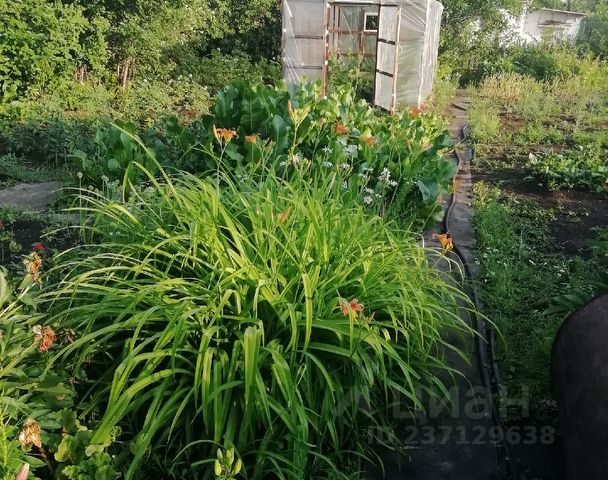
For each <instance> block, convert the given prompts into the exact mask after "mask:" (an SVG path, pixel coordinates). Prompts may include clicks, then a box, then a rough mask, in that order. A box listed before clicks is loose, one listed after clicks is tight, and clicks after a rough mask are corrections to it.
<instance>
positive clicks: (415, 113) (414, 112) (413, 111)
mask: <svg viewBox="0 0 608 480" xmlns="http://www.w3.org/2000/svg"><path fill="white" fill-rule="evenodd" d="M423 113H424V109H423V108H422V107H418V106H417V105H413V106H412V107H411V108H410V117H412V118H418V117H419V116H420V115H421V114H423Z"/></svg>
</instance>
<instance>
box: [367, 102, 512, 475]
mask: <svg viewBox="0 0 608 480" xmlns="http://www.w3.org/2000/svg"><path fill="white" fill-rule="evenodd" d="M467 108H468V99H467V96H466V92H465V91H464V90H459V91H458V92H457V95H456V97H455V98H454V100H453V102H452V104H451V105H450V106H449V108H448V110H447V112H446V114H447V116H448V118H449V120H450V126H449V131H450V134H451V136H452V138H453V139H454V140H455V141H456V142H458V145H457V149H458V154H456V153H450V154H448V155H447V157H446V158H449V159H450V160H452V161H458V157H460V171H459V174H458V176H457V178H456V183H455V185H456V186H457V188H456V194H455V197H454V202H453V207H452V208H451V213H450V217H449V220H448V222H447V229H449V232H450V233H451V234H452V236H453V239H454V243H455V245H456V246H457V247H458V252H459V254H460V255H461V256H462V257H463V258H464V259H465V261H466V262H467V263H468V264H469V266H470V267H471V270H474V265H475V264H474V248H475V230H474V226H473V210H472V207H471V198H472V181H471V171H470V160H471V157H472V150H471V148H470V147H469V146H468V145H467V144H466V142H465V139H464V137H463V135H462V132H463V128H464V127H465V126H466V125H467V121H468V114H467ZM457 155H458V156H457ZM448 207H449V205H448V204H447V202H446V205H445V208H446V209H447V208H448ZM444 229H446V225H444V226H442V227H438V228H436V229H433V230H432V231H429V232H427V234H426V235H425V244H426V245H430V246H433V247H439V245H438V243H437V241H436V240H435V239H433V234H437V233H445V232H444ZM451 257H452V258H453V259H455V260H458V257H457V256H456V255H453V254H451ZM437 262H438V265H439V267H440V268H441V269H442V270H443V271H445V272H449V273H451V274H452V277H453V278H454V280H455V281H456V282H458V283H459V284H462V283H463V282H462V279H463V269H462V268H460V267H461V262H460V261H457V264H456V266H454V265H452V266H450V265H449V263H448V262H447V261H445V259H443V258H442V257H438V258H437ZM464 283H465V284H466V281H465V282H464ZM465 287H466V285H465ZM463 319H464V320H465V321H466V322H467V323H468V324H469V325H470V326H471V327H473V328H475V329H477V330H479V329H478V326H477V324H476V323H477V322H476V319H475V318H472V317H471V316H470V315H469V314H468V313H467V311H466V310H465V309H464V308H463ZM480 333H481V335H482V336H484V337H485V332H480ZM448 341H450V342H452V343H453V344H454V345H457V346H458V347H459V348H461V349H462V350H463V351H465V352H466V353H467V354H468V357H469V359H470V360H468V361H467V360H465V359H463V358H461V357H460V356H458V355H457V354H455V353H449V354H448V355H447V357H448V360H449V362H450V364H451V366H452V367H453V368H455V369H456V370H458V371H460V372H461V373H462V376H458V377H456V378H455V379H451V378H449V377H448V378H443V380H444V382H445V383H446V385H447V386H448V388H450V386H451V389H450V393H451V395H450V397H451V398H452V404H451V405H441V404H440V405H439V408H436V407H437V402H433V401H432V400H430V399H425V400H423V404H424V405H425V406H426V407H427V414H426V415H421V414H420V413H416V414H406V415H405V416H403V417H401V418H400V419H399V420H400V422H402V423H403V427H402V428H400V432H401V433H402V435H401V438H402V441H404V443H405V444H406V445H408V447H407V448H406V449H405V450H404V451H402V452H391V453H385V454H382V457H383V459H384V463H385V468H386V472H385V475H383V474H382V472H374V473H375V475H374V476H373V478H378V479H380V478H386V479H388V480H401V479H403V480H406V479H407V480H469V479H470V480H473V479H474V480H494V479H498V478H501V475H500V474H499V471H500V470H501V468H500V467H499V463H500V462H499V457H500V455H499V451H498V450H497V447H496V445H495V443H494V440H495V438H496V436H497V434H498V432H499V431H498V429H497V427H496V426H495V424H494V420H493V416H492V404H493V403H492V402H493V400H492V391H491V388H488V387H487V386H486V385H488V383H489V381H488V378H489V374H488V371H487V368H486V365H481V363H482V362H481V361H480V357H479V350H478V347H479V345H478V343H479V342H477V341H476V340H475V339H473V338H458V337H456V338H449V339H448ZM484 350H485V349H484ZM442 406H443V409H442V408H441V407H442Z"/></svg>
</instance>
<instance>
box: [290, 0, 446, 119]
mask: <svg viewBox="0 0 608 480" xmlns="http://www.w3.org/2000/svg"><path fill="white" fill-rule="evenodd" d="M366 13H367V14H368V15H369V14H371V15H373V14H378V15H379V18H378V32H377V33H374V32H369V31H366V28H365V26H366V25H365V14H366ZM442 13H443V5H441V3H439V2H438V1H436V0H369V1H363V0H359V1H357V0H344V1H329V0H283V75H284V79H285V81H286V82H287V83H299V82H302V81H304V80H310V81H314V80H319V79H322V80H324V81H326V80H327V72H328V59H329V56H330V55H332V54H334V55H335V54H337V55H352V54H364V55H367V56H368V57H369V56H371V57H374V58H375V59H376V80H375V96H374V98H375V103H376V105H379V106H381V107H383V108H386V109H387V110H391V111H392V110H394V109H395V108H396V107H407V106H411V105H418V106H420V105H421V104H422V103H423V102H424V100H425V99H426V98H427V97H428V95H429V94H430V93H431V91H432V88H433V82H434V79H435V72H436V69H437V53H438V49H439V33H440V28H441V16H442Z"/></svg>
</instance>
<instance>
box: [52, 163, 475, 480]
mask: <svg viewBox="0 0 608 480" xmlns="http://www.w3.org/2000/svg"><path fill="white" fill-rule="evenodd" d="M302 168H306V167H305V166H303V167H302ZM334 177H335V176H334ZM149 181H150V184H151V186H150V187H149V189H147V190H145V191H143V192H142V191H141V190H140V189H138V188H136V187H129V186H128V187H127V189H126V192H125V195H126V196H125V198H123V199H122V200H120V201H114V200H111V199H106V198H104V197H103V196H98V197H94V198H93V197H91V196H90V195H86V196H84V197H82V198H81V199H80V202H81V204H82V206H81V208H80V209H79V210H80V211H81V213H82V214H83V215H86V216H87V217H89V220H88V221H87V222H86V223H85V227H84V228H85V229H84V235H85V239H86V243H87V244H86V245H83V246H80V247H78V248H76V249H74V250H73V251H71V252H66V253H65V254H64V255H63V262H62V263H61V266H60V267H58V268H56V269H55V271H54V272H53V273H52V275H54V276H55V278H56V281H55V282H54V283H53V282H52V283H50V284H49V286H48V288H47V292H48V293H47V294H46V296H45V298H46V305H47V306H48V308H49V309H50V310H51V311H52V312H54V314H53V321H54V322H57V324H58V325H60V326H61V328H62V329H67V330H72V329H73V330H74V331H77V332H79V338H78V339H77V340H76V341H75V342H74V343H73V344H71V345H70V346H69V347H67V348H66V349H65V350H64V351H63V352H62V354H61V357H60V358H61V359H63V360H64V361H66V362H67V364H68V365H71V364H73V363H74V362H75V363H76V367H75V368H76V369H77V370H78V369H79V368H80V367H85V370H86V372H87V376H88V378H90V379H91V380H90V381H88V382H87V384H86V387H87V388H86V389H87V390H88V394H87V395H86V397H85V398H84V399H83V401H84V402H85V403H84V405H85V406H86V408H85V414H88V413H92V412H98V414H99V418H100V423H99V426H98V428H97V429H96V431H95V433H94V435H93V437H92V440H91V443H92V445H93V446H97V447H99V448H103V446H104V445H106V444H107V443H108V442H109V441H110V440H109V439H110V437H111V436H112V431H113V428H114V427H115V426H116V425H120V426H122V427H123V431H124V432H125V435H124V436H123V437H122V438H121V441H124V442H129V443H130V448H131V451H132V452H133V454H134V459H133V461H132V462H131V463H130V466H129V468H128V471H127V473H126V478H136V477H138V478H141V477H142V476H145V475H146V474H148V475H158V474H169V475H183V474H184V473H185V474H188V475H190V474H196V475H200V477H199V478H211V477H212V474H211V470H212V468H211V465H212V462H213V461H214V460H215V451H216V449H217V447H218V446H223V447H225V448H230V447H231V446H232V445H234V447H235V448H236V452H237V456H238V457H239V458H241V459H242V460H243V464H244V467H243V468H244V471H246V475H247V477H248V478H252V479H257V478H260V479H261V478H264V479H266V478H289V479H294V480H295V479H302V478H346V475H347V474H348V473H353V472H358V471H360V469H361V466H362V463H364V461H365V460H366V459H367V458H369V455H370V454H371V452H370V449H369V445H368V443H367V442H368V440H369V438H368V434H369V432H370V430H369V429H370V428H374V429H380V430H383V431H387V432H390V431H391V429H390V418H389V417H388V412H387V409H388V406H389V405H390V403H391V402H392V401H393V399H394V395H398V396H400V397H401V399H402V401H404V402H405V403H406V404H408V405H409V406H411V408H416V407H417V400H416V396H415V394H416V391H417V389H420V388H422V389H427V390H430V391H431V392H432V393H434V394H436V395H442V392H443V391H444V390H443V389H444V387H443V384H442V382H441V381H440V380H439V379H438V377H437V375H438V373H439V372H440V371H445V370H448V371H450V369H449V367H448V365H447V364H446V363H445V361H444V360H443V351H444V350H445V349H446V348H447V349H451V348H452V347H451V346H450V345H449V344H447V343H445V341H444V340H443V339H444V338H445V335H447V334H448V333H449V332H452V333H454V332H456V333H459V334H469V333H470V332H469V329H468V327H467V326H466V325H465V324H464V323H463V321H462V320H461V318H460V315H459V307H458V305H459V303H460V304H462V302H464V304H465V305H469V302H468V300H467V299H466V297H465V296H464V295H463V294H462V293H461V292H460V291H459V290H458V289H456V288H454V287H452V286H449V285H448V284H446V283H445V281H444V279H443V278H442V276H441V274H440V273H439V272H438V271H437V270H436V269H434V268H433V266H432V265H429V263H428V262H429V260H428V258H427V256H426V254H425V251H424V250H423V249H422V248H421V247H419V246H418V244H417V242H416V239H415V238H414V237H412V236H411V234H408V233H407V232H402V231H398V230H396V228H395V225H393V224H391V223H385V222H384V221H383V220H382V219H381V218H379V217H377V216H371V215H369V214H367V213H365V211H364V210H363V208H362V207H361V206H357V204H356V203H355V202H348V201H347V197H344V196H343V192H344V191H343V189H342V185H341V182H336V181H335V178H333V179H332V178H331V177H330V178H328V180H327V182H326V183H324V184H306V183H303V182H302V181H299V182H298V181H297V180H296V178H291V179H290V182H289V183H286V182H283V181H281V180H278V179H276V178H275V177H274V176H268V177H267V179H266V180H265V181H263V182H262V183H260V184H255V183H252V184H249V186H248V184H246V183H243V182H241V183H240V184H239V185H236V184H235V183H233V182H232V181H230V180H229V179H226V178H221V181H220V185H221V188H220V189H218V185H217V184H216V182H217V181H218V180H213V181H207V180H204V179H199V178H196V177H194V176H191V175H187V174H184V175H180V176H178V177H176V178H174V179H169V178H164V180H163V181H162V182H161V183H159V182H157V181H156V180H155V179H154V178H153V177H150V179H149ZM376 431H378V430H376ZM91 448H96V447H91ZM144 461H145V463H144ZM146 467H147V468H146ZM142 468H143V470H142ZM155 469H156V473H154V472H155ZM145 472H147V473H145Z"/></svg>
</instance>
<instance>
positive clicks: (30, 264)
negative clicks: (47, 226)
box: [26, 252, 42, 283]
mask: <svg viewBox="0 0 608 480" xmlns="http://www.w3.org/2000/svg"><path fill="white" fill-rule="evenodd" d="M26 266H27V273H29V275H30V276H31V277H32V281H33V282H34V283H40V270H41V269H42V258H41V257H40V255H38V254H37V253H36V252H32V254H31V255H30V258H29V260H27V261H26Z"/></svg>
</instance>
